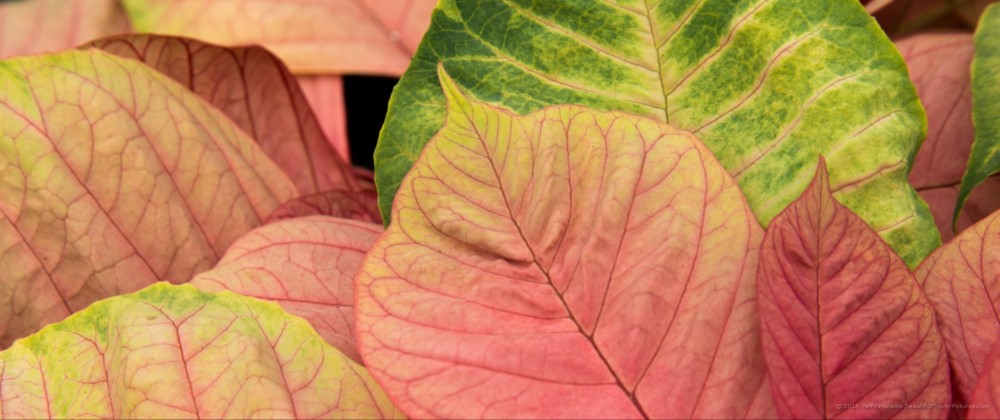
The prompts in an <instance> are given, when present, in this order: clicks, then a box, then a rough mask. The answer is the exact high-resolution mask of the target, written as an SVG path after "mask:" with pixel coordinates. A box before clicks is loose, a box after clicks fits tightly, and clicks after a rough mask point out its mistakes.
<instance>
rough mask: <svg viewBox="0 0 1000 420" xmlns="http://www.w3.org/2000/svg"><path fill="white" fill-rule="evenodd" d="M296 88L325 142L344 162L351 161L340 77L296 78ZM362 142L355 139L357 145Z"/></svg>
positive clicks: (311, 76) (312, 76) (308, 76)
mask: <svg viewBox="0 0 1000 420" xmlns="http://www.w3.org/2000/svg"><path fill="white" fill-rule="evenodd" d="M298 80H299V86H300V87H302V92H303V93H304V94H305V95H306V99H307V100H308V101H309V107H310V108H312V111H313V113H314V114H316V118H317V119H318V120H319V125H320V126H321V127H322V128H323V133H324V134H326V139H327V142H328V143H330V146H332V147H333V150H336V151H337V153H338V154H339V155H340V158H341V160H343V161H344V162H350V161H351V147H350V142H349V141H348V139H347V106H346V105H344V79H343V78H341V77H340V76H314V75H304V76H299V77H298ZM360 140H362V139H359V141H360Z"/></svg>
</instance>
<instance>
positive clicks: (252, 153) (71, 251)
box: [0, 50, 298, 346]
mask: <svg viewBox="0 0 1000 420" xmlns="http://www.w3.org/2000/svg"><path fill="white" fill-rule="evenodd" d="M0 80H3V88H2V89H0V174H2V175H0V180H2V181H0V215H2V218H0V273H2V281H0V302H4V304H3V305H0V345H2V346H7V345H9V344H10V343H11V342H12V341H13V340H15V339H17V338H19V337H23V336H25V335H27V334H29V333H31V332H34V331H36V330H37V329H38V328H39V327H41V326H43V325H45V324H48V323H50V322H53V321H58V320H59V319H62V318H64V317H65V316H66V315H69V314H70V313H72V312H75V311H77V310H79V309H81V308H83V307H85V306H87V305H88V304H90V303H91V302H93V301H95V300H98V299H103V298H106V297H109V296H114V295H118V294H122V293H127V292H131V291H134V290H138V289H140V288H142V287H144V286H147V285H149V284H152V283H153V282H155V281H157V280H169V281H172V282H186V281H188V280H189V279H190V278H191V277H192V276H194V274H196V273H198V272H201V271H204V270H207V269H209V268H211V267H212V266H213V265H215V262H216V261H217V260H218V258H219V257H220V256H221V255H222V254H223V253H224V252H225V250H226V249H227V248H228V247H229V245H230V244H231V243H233V241H235V240H236V239H237V238H239V237H240V236H243V234H245V233H246V232H248V231H249V230H250V229H252V228H253V227H255V226H257V225H259V224H260V223H261V220H262V219H263V218H264V217H265V216H267V215H268V214H270V213H271V212H272V211H273V210H274V209H275V208H277V207H278V205H279V204H280V203H282V202H285V201H288V200H290V199H291V198H293V197H295V196H297V195H298V192H297V191H296V189H295V186H294V185H293V184H292V183H291V181H289V179H288V178H287V177H286V176H285V175H284V173H282V171H281V169H280V168H278V167H277V166H276V165H275V164H274V163H273V162H272V161H271V160H270V159H268V158H267V156H265V155H264V153H263V152H262V151H261V149H260V147H258V146H257V145H256V144H255V143H254V141H253V140H252V139H250V138H249V137H248V136H247V135H246V134H245V133H244V132H243V131H242V130H240V128H239V127H237V126H236V124H234V123H233V122H232V121H231V120H229V118H227V117H226V116H225V115H224V114H223V113H222V112H220V111H218V110H217V109H215V108H214V107H213V106H211V105H210V104H208V103H206V102H205V101H203V100H202V99H201V98H199V97H197V96H196V95H194V94H193V93H191V92H190V91H188V90H187V89H186V88H185V87H183V86H181V85H179V84H177V83H176V82H174V81H173V80H171V79H169V78H167V77H165V76H163V75H162V74H160V73H158V72H156V71H155V70H153V69H150V68H149V67H146V66H145V65H143V64H142V63H139V62H137V61H134V60H127V59H123V58H120V57H117V56H113V55H111V54H107V53H105V52H102V51H98V50H90V51H77V50H72V51H67V52H63V53H59V54H53V55H47V56H36V57H26V58H18V59H11V60H7V61H4V62H2V63H0Z"/></svg>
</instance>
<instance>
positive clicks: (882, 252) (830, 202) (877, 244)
mask: <svg viewBox="0 0 1000 420" xmlns="http://www.w3.org/2000/svg"><path fill="white" fill-rule="evenodd" d="M757 291H758V301H759V303H760V316H761V320H762V325H763V332H762V334H763V343H764V355H765V358H766V360H767V370H768V374H769V379H770V383H771V392H772V394H773V396H774V402H775V405H776V408H777V411H778V413H779V414H780V415H781V416H782V417H785V418H833V417H842V416H843V417H864V418H886V417H923V418H943V417H945V416H946V414H947V411H946V410H944V409H934V410H903V405H904V404H921V403H929V404H945V403H947V402H948V401H950V399H951V392H950V389H949V385H948V365H947V354H946V353H945V349H944V344H943V342H942V339H941V336H940V334H939V333H938V330H937V326H936V325H935V324H934V313H933V310H932V308H931V305H930V302H928V301H927V298H926V297H925V296H924V295H923V293H922V292H921V291H920V287H919V285H918V284H917V282H916V281H915V279H914V278H913V275H912V274H910V271H909V270H908V269H907V268H906V264H904V263H903V261H902V260H901V259H900V258H899V257H898V256H896V254H895V253H893V252H892V250H891V249H890V248H889V246H888V245H887V244H886V243H885V242H883V241H882V239H881V238H879V236H878V234H877V233H875V232H874V231H873V230H872V229H871V228H870V227H868V225H866V224H865V222H864V221H863V220H862V219H861V218H859V217H857V216H856V215H854V213H852V212H851V211H850V210H848V209H847V208H846V207H844V206H843V205H841V204H840V203H838V202H837V201H836V200H834V198H833V196H832V195H831V194H830V185H829V181H828V179H827V173H826V165H825V163H824V162H823V161H822V160H820V164H819V167H818V168H817V170H816V178H815V179H814V180H813V182H812V184H811V185H810V186H809V187H808V188H807V189H806V190H805V192H803V193H802V196H801V197H799V199H798V200H796V201H794V202H793V203H792V204H791V205H790V206H789V207H788V208H787V209H785V210H784V211H783V212H782V213H781V214H779V215H778V216H777V217H776V218H775V219H774V220H773V221H772V222H771V225H770V226H769V227H768V229H767V233H766V234H765V235H764V245H763V247H762V249H761V258H760V271H759V274H758V284H757ZM862 404H873V405H876V406H873V407H867V406H857V405H862Z"/></svg>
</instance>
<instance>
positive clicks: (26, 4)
mask: <svg viewBox="0 0 1000 420" xmlns="http://www.w3.org/2000/svg"><path fill="white" fill-rule="evenodd" d="M129 29H130V28H129V24H128V19H126V18H125V14H124V13H123V12H122V10H121V6H120V5H119V4H118V2H117V1H116V0H30V1H3V2H0V59H3V58H7V57H14V56H18V55H28V54H37V53H42V52H55V51H60V50H64V49H67V48H73V47H75V46H77V45H79V44H81V43H83V42H87V41H90V40H92V39H95V38H100V37H102V36H107V35H112V34H117V33H123V32H128V31H129Z"/></svg>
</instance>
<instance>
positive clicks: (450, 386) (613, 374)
mask: <svg viewBox="0 0 1000 420" xmlns="http://www.w3.org/2000/svg"><path fill="white" fill-rule="evenodd" d="M440 71H441V73H440V74H441V80H442V84H443V85H444V89H445V92H446V96H447V98H448V110H449V113H448V120H447V123H446V124H445V126H444V128H443V129H442V130H441V132H439V133H438V134H437V135H436V136H435V137H434V139H432V140H431V142H430V143H429V144H428V146H427V148H425V149H424V152H423V154H422V156H421V158H420V159H419V160H418V161H417V162H416V165H415V166H414V168H413V171H411V172H410V174H409V175H407V177H406V179H405V181H404V182H403V184H402V188H401V189H400V194H399V196H398V197H397V199H396V206H395V207H394V208H393V211H394V212H395V213H394V220H395V223H393V224H391V225H390V226H389V228H388V229H387V230H386V232H385V234H384V235H383V236H381V237H380V238H379V240H378V241H377V242H376V243H375V246H374V248H373V249H372V250H371V251H370V252H369V254H368V256H367V257H366V259H365V261H364V263H363V265H362V268H361V271H360V272H359V273H358V276H357V278H356V281H357V287H358V289H357V291H356V293H357V295H356V299H357V300H356V304H357V308H356V311H357V312H356V313H357V317H358V319H357V321H358V336H359V338H358V341H359V343H358V344H359V348H360V351H361V355H362V358H363V359H364V361H365V363H366V365H367V366H368V367H369V369H370V370H371V372H372V375H373V376H374V377H375V378H376V380H378V381H379V383H380V384H382V386H383V388H384V389H386V391H387V392H388V393H389V395H390V396H391V397H392V399H393V401H394V402H396V403H397V405H398V406H399V407H400V408H401V409H402V410H403V411H404V412H406V413H407V414H408V415H410V416H412V417H417V418H427V417H453V418H481V417H483V418H485V417H489V418H511V417H518V418H524V417H536V418H637V417H657V418H662V417H670V418H678V417H710V418H727V417H744V416H751V417H767V416H769V415H773V411H770V409H771V402H770V398H769V396H768V394H767V386H766V384H765V382H764V381H765V378H764V367H763V359H762V358H761V354H760V349H759V335H758V334H759V333H758V321H757V318H756V317H757V312H756V308H755V302H754V292H753V291H754V274H755V270H756V267H755V264H756V261H757V248H758V245H759V241H760V238H761V228H760V227H759V226H758V225H757V222H756V221H755V220H754V218H753V214H752V213H751V211H750V209H749V207H748V206H747V204H746V201H745V200H744V198H743V196H742V195H741V194H740V191H739V188H738V186H737V185H736V183H735V182H734V181H733V179H732V178H731V177H730V176H729V175H728V174H727V173H726V171H725V169H724V168H723V167H722V166H720V165H719V163H718V162H717V161H716V160H715V159H714V158H713V157H712V154H711V152H709V151H708V150H707V149H706V148H705V147H704V146H703V145H702V144H701V143H700V142H699V141H698V140H697V139H696V138H694V136H692V135H691V134H690V133H686V132H683V131H679V130H676V129H674V128H671V127H669V126H667V125H665V124H662V123H660V122H657V121H655V120H651V119H646V118H641V117H637V116H633V115H628V114H624V113H615V112H594V111H590V110H587V109H586V108H582V107H578V106H570V105H564V106H555V107H549V108H545V109H543V110H541V111H538V112H536V113H533V114H530V115H527V116H517V115H514V114H512V113H510V112H508V111H506V110H502V109H499V108H494V107H492V106H489V105H486V104H483V103H480V102H476V101H473V100H471V99H467V98H465V97H464V96H463V94H462V93H461V92H459V90H458V87H457V86H456V85H455V84H454V82H453V81H451V79H449V78H448V77H447V76H446V75H445V74H444V73H443V70H440Z"/></svg>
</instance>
